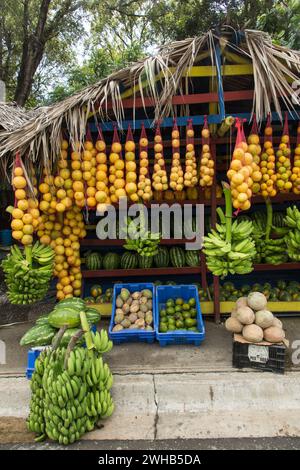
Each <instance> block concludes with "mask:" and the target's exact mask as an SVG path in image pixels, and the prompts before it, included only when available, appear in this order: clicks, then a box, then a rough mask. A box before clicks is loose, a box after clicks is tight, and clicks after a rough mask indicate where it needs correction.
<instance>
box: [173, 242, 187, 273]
mask: <svg viewBox="0 0 300 470" xmlns="http://www.w3.org/2000/svg"><path fill="white" fill-rule="evenodd" d="M170 260H171V264H172V266H174V268H183V267H184V266H185V251H184V250H183V249H182V248H180V247H179V246H173V247H172V248H171V249H170Z"/></svg>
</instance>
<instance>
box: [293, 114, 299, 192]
mask: <svg viewBox="0 0 300 470" xmlns="http://www.w3.org/2000/svg"><path fill="white" fill-rule="evenodd" d="M291 180H292V182H293V192H294V193H295V194H300V123H299V124H298V128H297V146H296V148H295V155H294V165H293V171H292V176H291Z"/></svg>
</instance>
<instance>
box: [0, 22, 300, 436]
mask: <svg viewBox="0 0 300 470" xmlns="http://www.w3.org/2000/svg"><path fill="white" fill-rule="evenodd" d="M299 67H300V54H299V52H297V51H292V50H288V49H286V48H284V47H281V46H278V45H275V44H272V42H271V40H270V37H269V36H268V35H267V34H265V33H263V32H260V31H251V30H245V31H243V32H242V31H235V32H232V30H230V31H228V29H226V28H225V29H223V30H222V31H221V33H217V32H216V31H209V32H208V33H207V34H204V35H203V36H201V37H197V38H192V39H186V40H185V41H180V42H175V43H172V44H169V45H166V46H162V47H161V48H160V49H159V53H158V54H157V55H156V56H153V57H152V56H151V57H148V58H146V59H145V60H143V61H140V62H138V63H136V64H133V65H131V66H130V67H127V68H125V69H123V70H121V71H117V72H114V73H113V74H111V75H110V76H109V77H107V78H106V79H103V80H102V81H100V82H99V83H97V84H95V85H91V86H89V87H87V88H86V89H84V90H82V91H81V92H78V93H77V94H76V95H74V96H72V97H69V98H67V99H65V100H64V101H62V102H61V103H57V104H54V105H52V106H49V107H47V108H43V109H42V110H41V111H40V112H39V113H37V114H36V115H35V116H34V117H33V118H32V119H29V120H28V121H27V122H25V123H24V125H22V126H21V127H19V128H17V129H15V130H12V131H3V132H1V133H0V157H1V159H2V161H3V162H4V168H5V169H6V171H9V169H12V173H11V181H12V186H13V190H14V203H13V204H12V206H10V207H9V208H8V212H9V213H10V214H11V229H12V237H13V239H14V240H15V242H16V246H14V247H13V248H12V249H11V251H10V254H9V255H8V257H7V259H6V260H5V261H4V262H3V265H2V266H3V270H4V273H5V277H6V282H7V287H8V296H9V298H10V301H11V302H12V303H15V304H26V303H31V302H34V301H36V300H38V299H40V298H41V297H42V296H43V295H44V293H45V290H46V289H47V286H48V285H49V282H50V278H51V277H52V275H53V276H54V277H55V279H56V291H57V301H58V303H57V304H56V306H55V308H54V310H53V312H51V313H50V315H47V316H46V317H45V318H41V319H39V321H37V324H36V325H35V326H34V327H33V329H31V330H30V331H29V332H28V333H27V336H26V335H25V337H23V339H22V342H23V344H24V345H35V346H42V345H48V344H50V343H51V342H52V343H53V344H54V351H52V352H51V353H49V354H47V353H44V356H42V358H41V359H39V360H38V362H37V364H38V365H37V366H36V375H34V376H33V377H34V379H33V380H32V383H33V393H34V394H36V395H35V396H34V397H33V401H34V404H33V407H32V411H31V415H30V418H29V426H30V429H31V430H34V431H35V432H37V433H40V434H41V435H44V434H47V435H48V436H49V437H51V438H52V439H54V440H59V442H60V443H63V444H68V443H70V442H74V440H76V439H78V438H79V437H80V436H81V435H82V434H83V433H84V432H85V431H86V430H91V429H93V428H94V426H95V424H96V422H97V420H98V419H99V418H105V417H108V416H110V414H111V413H112V412H113V403H112V399H111V396H110V392H109V390H110V388H111V386H112V379H111V375H110V371H109V369H108V366H107V365H105V364H104V363H103V361H102V354H104V353H106V352H109V351H110V349H111V347H112V343H111V341H110V339H109V338H108V336H107V335H105V333H102V332H101V335H102V337H101V338H100V337H98V335H99V334H100V333H99V332H98V333H96V332H91V331H90V328H91V326H92V325H95V324H97V322H98V321H99V319H100V314H102V315H103V316H111V323H110V328H109V336H110V338H111V339H112V340H113V341H114V343H115V344H118V343H122V342H123V341H126V342H127V341H129V342H130V341H136V340H137V341H145V342H150V343H151V342H154V341H155V340H158V341H159V343H160V344H161V345H167V344H182V343H185V344H195V345H200V344H201V342H202V341H203V339H204V336H205V329H204V325H203V321H202V314H204V315H212V316H213V317H214V320H215V321H216V322H220V316H221V314H226V315H227V316H228V314H230V313H231V317H230V319H229V321H227V327H228V329H229V331H231V332H233V333H235V334H240V333H241V334H242V336H243V338H244V340H245V341H248V342H250V343H251V342H253V343H256V342H257V343H259V342H261V341H263V340H265V341H266V342H269V343H270V344H271V343H272V342H274V343H282V342H283V341H284V334H283V329H282V326H280V325H278V324H277V325H273V324H271V321H272V322H273V321H275V320H274V317H273V315H272V313H271V312H270V310H271V311H272V312H273V313H274V312H280V313H282V314H299V312H300V283H299V282H298V281H297V279H295V275H297V274H299V269H300V254H299V253H300V252H299V248H300V210H299V201H300V125H298V120H299V115H298V112H297V111H299V102H298V101H297V98H296V97H295V93H294V86H293V83H294V82H295V81H296V80H298V79H299V70H300V68H299ZM212 90H213V91H212ZM124 202H126V204H125V205H124ZM135 204H139V206H141V205H142V206H143V208H145V209H147V210H152V209H154V208H157V207H158V206H161V207H162V206H163V207H166V208H169V209H170V210H174V206H175V205H176V207H177V208H178V207H179V209H181V211H179V212H178V211H177V212H175V211H174V215H173V216H171V218H170V219H168V220H167V221H166V220H164V218H163V216H162V215H157V216H155V217H154V218H156V221H158V222H159V224H158V226H157V227H156V229H153V228H152V226H149V225H148V222H149V213H148V212H147V211H144V210H141V215H140V218H139V222H138V223H135V221H134V216H133V214H130V212H127V207H129V209H130V208H132V207H133V206H134V205H135ZM187 208H189V210H190V212H189V217H183V215H184V211H185V210H187ZM202 213H203V215H204V217H203V220H201V216H202ZM107 214H108V219H107V220H109V221H110V223H108V222H107V221H106V216H107ZM150 215H151V214H150ZM199 220H200V222H202V225H203V224H204V226H205V227H204V238H203V246H202V247H200V246H197V245H195V246H194V247H193V248H192V249H191V250H190V249H187V243H188V242H191V241H193V239H195V238H196V237H195V235H196V234H198V233H201V230H202V228H203V227H201V224H200V225H199ZM107 224H108V225H107ZM165 233H167V235H165ZM191 234H192V236H190V235H191ZM107 235H109V236H107ZM136 235H138V236H136ZM20 246H23V247H24V250H21V249H20ZM18 273H19V274H18ZM20 273H21V274H20ZM19 277H20V278H21V279H18V278H19ZM141 279H142V282H141ZM253 295H256V296H257V295H260V296H263V299H264V301H263V305H264V307H263V310H265V308H266V303H267V301H269V302H268V309H269V310H268V312H269V313H264V314H261V313H260V310H261V309H259V308H258V309H254V310H253V309H252V307H251V301H250V300H249V299H251V298H252V297H253ZM240 297H242V298H243V299H244V301H243V302H244V304H243V305H239V307H238V308H237V310H238V314H237V316H235V315H234V314H233V312H235V309H236V302H239V300H238V299H239V298H240ZM199 299H200V301H199ZM245 299H248V300H247V301H246V300H245ZM240 309H244V311H245V310H247V312H248V316H247V315H246V314H245V312H244V311H243V312H240V311H239V310H240ZM247 312H246V313H247ZM251 312H252V313H251ZM269 314H270V315H269ZM271 315H272V316H271ZM266 318H267V319H268V321H267V320H266ZM265 321H267V323H268V326H266V327H265V328H264V325H265V323H264V322H265ZM258 322H260V325H258ZM66 325H67V327H68V328H66ZM270 328H271V331H270V330H269V329H270ZM272 328H275V330H274V329H272ZM70 329H73V331H72V332H71V334H70V331H68V330H70ZM267 330H268V331H267ZM279 330H280V331H279ZM41 338H42V340H41ZM80 339H81V340H82V343H81V345H80V347H78V348H77V347H76V348H75V345H76V344H77V343H78V341H79V340H80ZM41 342H42V343H43V344H41ZM60 343H61V346H60V348H59V347H58V344H60ZM78 344H79V343H78ZM78 344H77V346H78ZM84 344H85V345H86V346H87V347H86V348H84V347H83V345H84ZM63 345H64V346H63ZM61 348H67V349H63V350H62V349H61ZM74 348H75V349H74ZM85 363H87V364H88V366H86V367H87V370H85V369H84V367H85V365H84V364H85ZM57 364H59V367H60V370H61V375H59V379H57V381H54V383H55V385H52V379H53V376H55V372H54V371H55V369H56V368H57V367H58V365H57ZM45 374H46V378H45ZM53 374H54V375H53ZM73 376H74V378H73ZM80 377H81V378H80ZM82 377H84V378H82ZM70 378H71V379H70ZM78 381H79V382H78ZM41 383H43V384H45V385H44V387H42V388H41ZM70 387H71V388H70ZM62 390H63V391H62ZM41 395H43V397H41ZM40 398H43V399H45V400H46V401H47V403H49V404H50V405H51V406H50V415H49V417H48V415H47V414H46V421H45V419H44V416H45V412H44V410H40V406H41V401H40ZM66 402H68V403H69V404H68V407H67V409H66V411H63V412H62V411H61V408H62V404H65V403H66ZM85 410H87V411H85ZM53 416H54V418H53ZM48 418H49V419H48ZM61 420H62V421H63V422H64V424H60V425H59V427H58V424H57V423H61ZM56 422H57V423H56ZM36 423H38V424H36Z"/></svg>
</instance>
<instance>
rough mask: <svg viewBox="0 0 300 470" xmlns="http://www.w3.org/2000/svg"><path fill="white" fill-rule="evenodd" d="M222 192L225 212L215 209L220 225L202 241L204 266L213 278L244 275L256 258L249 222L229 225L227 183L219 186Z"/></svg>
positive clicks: (230, 214) (249, 270) (251, 226)
mask: <svg viewBox="0 0 300 470" xmlns="http://www.w3.org/2000/svg"><path fill="white" fill-rule="evenodd" d="M223 191H224V196H225V204H226V212H225V214H224V213H223V211H222V210H221V208H218V215H219V217H220V223H219V224H217V225H216V230H214V229H211V231H210V233H208V235H207V236H206V237H204V239H203V240H204V243H203V252H204V253H205V255H206V263H207V267H208V269H209V270H210V271H211V272H212V273H213V274H214V275H215V276H222V277H225V276H227V275H228V274H247V273H249V272H251V271H252V270H253V259H254V257H255V255H256V249H255V242H254V240H253V238H252V232H253V225H252V222H251V221H250V220H242V221H241V222H239V221H238V220H235V221H234V222H233V223H232V202H231V192H230V187H229V185H228V184H227V183H223Z"/></svg>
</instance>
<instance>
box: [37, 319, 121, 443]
mask: <svg viewBox="0 0 300 470" xmlns="http://www.w3.org/2000/svg"><path fill="white" fill-rule="evenodd" d="M82 325H83V323H82ZM86 334H87V333H86ZM89 334H90V335H91V338H92V346H91V348H88V347H86V348H85V347H82V346H75V348H74V349H72V350H71V351H69V347H70V345H69V346H68V349H66V348H64V347H58V348H57V349H55V350H52V349H50V348H49V349H47V350H45V351H44V352H42V353H41V355H40V356H39V358H38V359H37V361H36V364H35V367H36V370H35V372H34V374H33V378H32V382H31V390H32V396H31V403H30V414H29V417H28V428H29V429H30V430H31V431H33V432H35V433H37V434H38V435H39V436H38V437H37V440H42V439H44V438H46V437H47V436H48V437H49V438H50V439H52V440H54V441H58V442H59V444H63V445H68V444H72V443H73V442H75V441H76V440H78V439H80V437H81V436H82V435H83V434H84V433H85V432H88V431H92V430H93V429H94V427H95V425H96V423H97V422H98V421H99V420H100V419H105V418H108V417H109V416H111V414H112V413H113V411H114V403H113V399H112V397H111V394H110V389H111V387H112V385H113V376H112V373H111V371H110V369H109V367H108V365H107V364H106V363H105V362H104V361H103V358H102V354H104V353H107V352H109V351H110V350H111V348H112V342H111V341H110V340H109V338H108V336H107V333H106V332H105V331H104V330H102V331H101V332H100V333H99V332H97V333H91V332H89ZM86 341H87V340H86ZM70 344H71V343H70Z"/></svg>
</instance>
